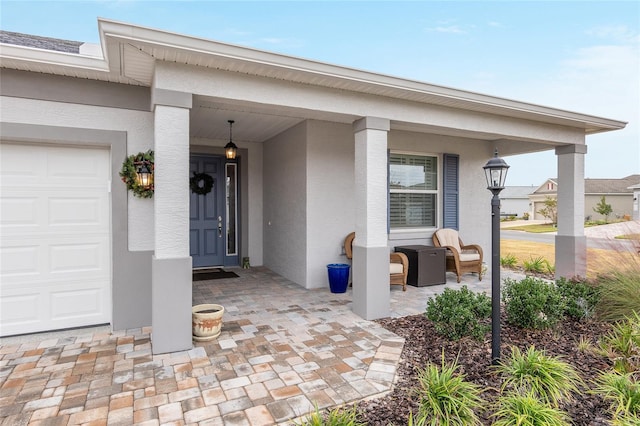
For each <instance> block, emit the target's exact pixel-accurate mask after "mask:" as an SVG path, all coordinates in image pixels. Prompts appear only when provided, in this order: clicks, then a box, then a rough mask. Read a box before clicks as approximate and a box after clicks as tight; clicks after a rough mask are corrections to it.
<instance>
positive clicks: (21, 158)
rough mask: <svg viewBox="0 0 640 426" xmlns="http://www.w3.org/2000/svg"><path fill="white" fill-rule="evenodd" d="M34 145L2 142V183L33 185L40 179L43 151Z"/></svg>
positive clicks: (0, 160) (0, 161)
mask: <svg viewBox="0 0 640 426" xmlns="http://www.w3.org/2000/svg"><path fill="white" fill-rule="evenodd" d="M37 148H38V147H36V146H29V145H13V144H2V146H0V165H1V166H2V167H0V176H2V182H3V184H5V183H6V184H12V185H20V184H22V185H29V184H31V185H33V184H36V183H38V182H40V181H41V180H42V174H43V172H42V166H43V165H44V164H45V157H44V152H42V151H39V150H38V149H37Z"/></svg>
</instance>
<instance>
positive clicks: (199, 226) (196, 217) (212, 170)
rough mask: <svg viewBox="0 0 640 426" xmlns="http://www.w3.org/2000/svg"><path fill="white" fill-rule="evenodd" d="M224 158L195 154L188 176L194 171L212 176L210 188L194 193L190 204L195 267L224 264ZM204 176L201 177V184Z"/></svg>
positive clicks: (190, 233) (191, 238)
mask: <svg viewBox="0 0 640 426" xmlns="http://www.w3.org/2000/svg"><path fill="white" fill-rule="evenodd" d="M223 167H224V161H223V159H222V157H217V156H210V155H192V156H191V160H190V165H189V177H190V178H191V177H193V174H194V172H196V173H205V174H207V175H208V176H210V177H211V178H212V179H213V186H212V188H211V192H209V193H207V194H197V193H194V192H193V191H191V190H190V191H189V192H190V194H191V198H190V204H189V212H190V213H189V217H190V225H189V228H190V229H189V243H190V247H191V249H190V251H191V258H192V261H193V267H194V268H203V267H209V266H222V265H223V264H224V235H225V234H224V229H223V226H224V223H225V217H224V215H225V204H224V188H225V187H224V169H223ZM207 179H208V178H207ZM203 183H204V182H203V180H200V184H201V185H200V186H201V187H202V184H203Z"/></svg>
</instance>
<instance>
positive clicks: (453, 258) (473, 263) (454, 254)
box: [433, 228, 482, 282]
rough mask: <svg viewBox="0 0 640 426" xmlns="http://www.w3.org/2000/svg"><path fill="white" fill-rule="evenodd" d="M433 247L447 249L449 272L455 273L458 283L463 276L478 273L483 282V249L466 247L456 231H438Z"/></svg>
mask: <svg viewBox="0 0 640 426" xmlns="http://www.w3.org/2000/svg"><path fill="white" fill-rule="evenodd" d="M433 245H434V246H435V247H444V248H446V249H447V256H446V258H447V271H450V272H455V273H456V275H457V276H458V282H460V277H461V276H462V274H465V273H469V272H472V273H473V272H477V273H478V279H479V280H480V281H482V247H480V246H479V245H477V244H469V245H464V243H463V242H462V240H461V239H460V237H459V235H458V231H456V230H455V229H448V228H443V229H438V230H437V231H436V232H435V233H434V234H433Z"/></svg>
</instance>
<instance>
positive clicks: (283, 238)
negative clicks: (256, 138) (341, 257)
mask: <svg viewBox="0 0 640 426" xmlns="http://www.w3.org/2000/svg"><path fill="white" fill-rule="evenodd" d="M306 140H307V123H306V122H303V123H301V124H299V125H297V126H294V127H292V128H290V129H288V130H286V131H285V132H283V133H281V134H279V135H278V136H276V137H274V138H272V139H270V140H268V141H266V142H265V143H264V147H263V150H264V153H263V154H264V162H263V177H264V179H263V198H264V217H263V227H264V232H263V235H264V237H263V238H264V265H265V266H266V267H268V268H270V269H271V270H272V271H274V272H276V273H278V274H280V275H282V276H283V277H285V278H288V279H290V280H292V281H294V282H296V283H299V284H301V285H304V283H305V282H306V267H307V194H306V191H307V183H306V182H307V176H306V174H307V143H306Z"/></svg>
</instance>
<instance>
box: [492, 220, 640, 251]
mask: <svg viewBox="0 0 640 426" xmlns="http://www.w3.org/2000/svg"><path fill="white" fill-rule="evenodd" d="M534 223H540V221H538V222H533V221H514V222H502V223H501V230H500V237H501V238H503V239H505V240H522V241H533V242H538V243H546V244H554V243H555V236H556V234H557V232H547V233H543V234H534V233H531V232H525V231H511V230H509V228H510V227H514V226H521V225H532V224H534ZM584 234H585V236H586V237H587V247H589V248H597V249H605V250H634V249H637V246H638V245H639V243H637V242H635V243H634V241H631V240H618V239H615V237H617V236H619V235H627V234H640V221H638V220H635V221H634V220H632V221H627V222H618V223H610V224H607V225H598V226H591V227H588V228H585V229H584Z"/></svg>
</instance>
